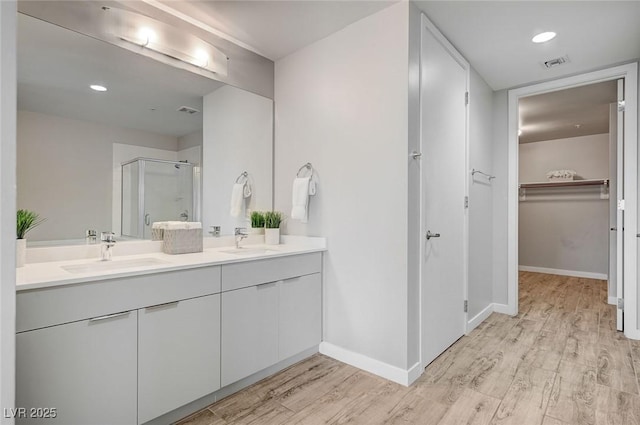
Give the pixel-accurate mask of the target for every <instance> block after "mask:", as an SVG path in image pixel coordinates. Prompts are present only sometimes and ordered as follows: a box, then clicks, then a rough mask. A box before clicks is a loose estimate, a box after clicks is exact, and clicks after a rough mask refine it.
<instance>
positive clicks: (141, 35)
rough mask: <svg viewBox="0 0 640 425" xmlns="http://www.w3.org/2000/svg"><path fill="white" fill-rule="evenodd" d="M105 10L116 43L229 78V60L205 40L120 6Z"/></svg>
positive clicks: (111, 35) (108, 31)
mask: <svg viewBox="0 0 640 425" xmlns="http://www.w3.org/2000/svg"><path fill="white" fill-rule="evenodd" d="M102 10H103V11H104V19H105V27H106V28H107V33H108V34H109V36H110V37H113V39H114V41H117V42H116V43H115V44H120V45H122V41H125V42H127V43H130V44H134V45H136V46H140V47H143V48H144V49H148V50H151V51H153V52H155V53H160V54H161V55H163V56H167V57H170V58H172V59H175V60H178V61H180V62H184V63H187V64H189V65H192V66H196V67H198V68H201V69H204V70H207V71H209V72H213V73H216V74H219V75H224V76H226V75H227V69H228V65H227V61H228V60H229V58H228V57H227V55H226V54H224V53H223V52H222V51H220V50H219V49H218V48H216V47H215V46H213V45H212V44H210V43H208V42H206V41H204V40H203V39H201V38H199V37H196V36H195V35H193V34H189V33H188V32H185V31H184V30H182V29H178V28H176V27H174V26H172V25H169V24H167V23H164V22H160V21H158V20H155V19H153V18H150V17H148V16H144V15H140V14H138V13H135V12H132V11H128V10H124V9H119V8H116V7H106V8H102ZM123 47H124V46H123ZM127 48H129V47H127ZM152 57H153V56H152ZM158 60H161V59H158Z"/></svg>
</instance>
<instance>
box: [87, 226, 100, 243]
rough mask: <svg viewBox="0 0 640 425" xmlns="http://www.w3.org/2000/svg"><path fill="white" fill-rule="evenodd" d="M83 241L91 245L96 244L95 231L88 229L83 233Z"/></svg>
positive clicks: (96, 235)
mask: <svg viewBox="0 0 640 425" xmlns="http://www.w3.org/2000/svg"><path fill="white" fill-rule="evenodd" d="M84 236H85V240H86V241H87V243H88V244H90V245H93V244H95V243H96V242H97V240H96V239H97V237H98V232H96V231H95V230H92V229H89V230H87V231H86V232H85V233H84Z"/></svg>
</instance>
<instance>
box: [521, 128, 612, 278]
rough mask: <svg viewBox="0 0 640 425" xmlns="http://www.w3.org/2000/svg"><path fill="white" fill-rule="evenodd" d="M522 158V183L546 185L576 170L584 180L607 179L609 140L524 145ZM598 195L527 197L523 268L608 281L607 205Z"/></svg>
mask: <svg viewBox="0 0 640 425" xmlns="http://www.w3.org/2000/svg"><path fill="white" fill-rule="evenodd" d="M519 157H520V160H519V162H520V163H519V181H520V182H521V183H526V182H539V181H546V173H547V172H548V171H550V170H558V169H573V170H575V171H577V173H578V176H579V177H580V178H581V179H604V178H609V134H597V135H591V136H582V137H573V138H569V139H558V140H550V141H543V142H535V143H524V144H521V145H520V147H519ZM600 189H601V188H600V187H599V186H587V187H582V188H566V189H561V188H553V189H547V190H536V191H531V190H530V191H528V192H527V194H526V197H525V200H521V202H520V206H519V224H518V229H519V230H518V236H519V242H518V245H519V264H520V266H529V267H541V268H549V269H557V270H563V271H565V272H566V273H567V274H571V273H574V274H575V272H578V275H580V273H595V274H598V275H607V274H608V267H609V200H608V199H601V197H600ZM594 277H595V276H594ZM600 277H601V278H604V277H603V276H600Z"/></svg>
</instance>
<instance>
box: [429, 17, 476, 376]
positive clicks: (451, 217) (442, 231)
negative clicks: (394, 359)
mask: <svg viewBox="0 0 640 425" xmlns="http://www.w3.org/2000/svg"><path fill="white" fill-rule="evenodd" d="M467 73H468V65H467V64H466V62H465V61H464V59H462V57H461V56H460V55H459V54H458V53H457V52H455V50H454V49H453V47H452V46H451V45H450V44H449V43H448V42H447V41H446V39H444V37H443V36H442V35H441V34H440V33H439V32H438V31H437V29H435V28H434V27H433V25H432V24H431V23H430V22H429V21H428V20H427V19H426V18H425V17H424V16H423V20H422V46H421V76H420V78H421V80H420V85H421V89H420V90H421V93H420V102H421V148H422V164H421V170H422V173H421V174H422V177H421V178H422V201H421V202H422V205H421V208H422V211H421V216H422V225H421V228H422V252H421V256H422V259H421V266H422V267H421V289H422V365H423V366H426V365H427V364H429V363H430V362H431V361H433V359H435V358H436V357H437V356H438V355H439V354H440V353H442V352H443V351H444V350H446V349H447V347H449V346H450V345H451V344H453V343H454V342H455V341H456V340H457V339H458V338H460V337H461V336H462V335H463V334H464V330H465V321H466V314H465V313H464V309H463V305H464V293H465V288H466V283H465V279H466V252H465V241H466V230H465V227H466V224H465V223H466V221H465V220H466V211H465V194H466V176H467V172H466V171H467V165H466V157H467V152H466V146H467V142H466V133H467V131H466V126H467V120H466V100H465V99H466V91H467V77H468V74H467Z"/></svg>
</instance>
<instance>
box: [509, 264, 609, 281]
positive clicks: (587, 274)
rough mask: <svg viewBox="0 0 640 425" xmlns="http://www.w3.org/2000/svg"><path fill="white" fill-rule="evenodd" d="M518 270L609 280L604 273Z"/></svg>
mask: <svg viewBox="0 0 640 425" xmlns="http://www.w3.org/2000/svg"><path fill="white" fill-rule="evenodd" d="M518 270H520V271H521V272H534V273H546V274H557V275H560V276H572V277H586V278H588V279H600V280H607V279H609V276H607V275H606V274H604V273H592V272H581V271H576V270H562V269H549V268H547V267H534V266H518Z"/></svg>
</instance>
